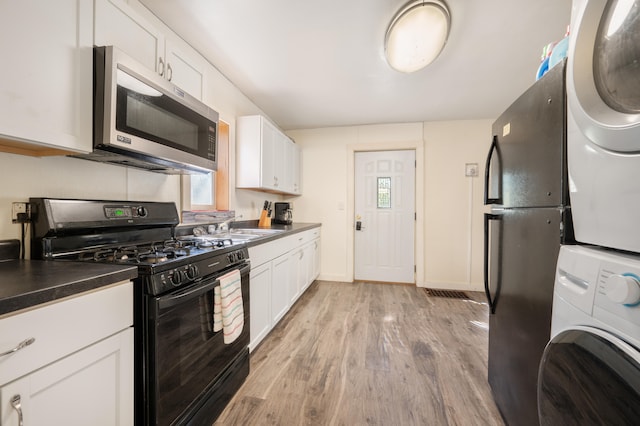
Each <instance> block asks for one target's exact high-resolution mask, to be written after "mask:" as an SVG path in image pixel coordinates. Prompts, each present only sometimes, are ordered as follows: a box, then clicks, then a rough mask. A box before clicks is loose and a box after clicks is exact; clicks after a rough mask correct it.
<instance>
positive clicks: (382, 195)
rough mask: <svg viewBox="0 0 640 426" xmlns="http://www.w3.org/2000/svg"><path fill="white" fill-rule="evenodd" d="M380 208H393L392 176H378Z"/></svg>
mask: <svg viewBox="0 0 640 426" xmlns="http://www.w3.org/2000/svg"><path fill="white" fill-rule="evenodd" d="M378 208H379V209H390V208H391V178H390V177H379V178H378Z"/></svg>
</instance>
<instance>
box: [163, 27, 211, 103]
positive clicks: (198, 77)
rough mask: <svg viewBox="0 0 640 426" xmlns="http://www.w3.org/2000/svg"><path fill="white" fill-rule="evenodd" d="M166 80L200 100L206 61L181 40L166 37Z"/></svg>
mask: <svg viewBox="0 0 640 426" xmlns="http://www.w3.org/2000/svg"><path fill="white" fill-rule="evenodd" d="M165 56H166V58H167V59H166V72H165V77H166V79H167V80H169V81H170V82H172V83H173V84H175V85H176V86H178V87H179V88H181V89H182V90H184V91H185V92H187V93H189V94H190V95H191V96H193V97H194V98H196V99H198V100H202V94H203V90H204V89H203V88H204V73H205V69H206V66H207V62H206V61H205V60H204V58H202V57H201V56H200V55H198V54H197V52H196V51H195V50H193V49H192V48H191V47H190V46H189V45H187V44H186V43H185V42H183V41H182V40H178V39H175V38H170V37H167V38H166V40H165Z"/></svg>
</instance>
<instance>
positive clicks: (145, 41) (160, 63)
mask: <svg viewBox="0 0 640 426" xmlns="http://www.w3.org/2000/svg"><path fill="white" fill-rule="evenodd" d="M149 14H150V12H149ZM151 19H153V17H152V16H149V17H147V16H145V15H143V14H142V13H140V12H139V11H137V10H135V9H133V8H132V7H131V6H130V5H128V4H127V3H126V2H125V1H124V0H95V32H94V34H95V44H96V45H97V46H109V45H113V46H116V47H117V48H119V49H120V50H122V51H123V52H125V53H126V54H128V55H129V56H131V57H132V58H134V59H136V60H137V61H138V62H140V63H141V64H143V65H144V66H146V67H148V68H149V69H151V70H154V71H156V72H157V73H158V74H159V75H161V76H162V77H164V78H166V79H167V80H169V81H171V82H172V83H173V84H175V85H176V86H178V87H180V88H181V89H182V90H184V91H186V92H187V93H189V94H190V95H191V96H193V97H195V98H196V99H199V100H202V94H203V87H204V74H205V70H206V67H208V66H210V65H209V64H208V63H207V61H206V60H205V59H204V58H203V57H202V56H200V55H199V54H198V53H197V52H196V51H195V50H194V49H193V48H192V47H191V46H189V45H188V44H187V43H185V42H184V41H183V40H181V39H180V38H179V37H177V36H176V35H175V34H173V33H172V32H170V31H169V30H168V29H159V26H157V25H154V24H153V23H152V22H151Z"/></svg>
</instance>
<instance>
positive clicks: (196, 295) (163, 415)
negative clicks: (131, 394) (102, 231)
mask: <svg viewBox="0 0 640 426" xmlns="http://www.w3.org/2000/svg"><path fill="white" fill-rule="evenodd" d="M249 269H250V267H249V264H247V265H245V266H244V267H242V268H241V270H240V273H241V277H242V297H243V308H244V326H243V331H242V333H241V335H240V336H239V337H238V338H237V339H236V340H235V341H234V342H233V343H231V344H225V343H224V341H223V332H222V331H218V332H214V331H213V303H214V302H213V297H214V296H213V289H214V288H215V287H216V286H218V285H219V281H218V280H217V278H216V277H217V276H220V275H216V276H212V277H210V278H205V279H203V280H202V281H199V282H197V283H194V284H193V285H191V286H189V287H186V288H184V289H180V290H178V291H176V292H173V293H170V294H165V295H162V296H155V297H153V296H149V297H148V298H147V309H148V311H147V312H148V319H147V327H148V335H147V348H148V350H147V355H146V365H147V372H148V374H147V376H146V379H145V381H146V389H147V392H148V393H147V395H148V398H147V404H148V411H147V413H148V416H149V419H148V420H149V421H148V422H147V424H153V425H165V424H166V425H168V424H172V423H173V422H174V421H175V420H176V419H180V422H182V421H183V420H188V419H190V418H192V417H193V416H195V415H196V413H197V411H198V410H199V408H200V407H201V406H203V405H206V403H207V399H209V398H210V397H212V396H211V394H212V393H213V392H214V389H217V388H219V386H217V382H218V381H220V379H221V377H222V376H226V375H228V374H224V373H226V370H227V369H228V367H229V366H230V365H231V364H232V363H233V361H234V360H235V359H236V358H237V357H238V356H239V355H240V354H242V353H243V351H246V348H247V346H248V344H249ZM227 272H228V271H227ZM243 379H244V378H243ZM215 392H219V390H216V391H215Z"/></svg>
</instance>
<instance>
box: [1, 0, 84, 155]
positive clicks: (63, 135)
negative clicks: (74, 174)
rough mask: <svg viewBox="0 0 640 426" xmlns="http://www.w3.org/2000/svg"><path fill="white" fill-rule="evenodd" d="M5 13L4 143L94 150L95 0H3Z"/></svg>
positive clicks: (2, 100)
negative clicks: (31, 143) (92, 135)
mask: <svg viewBox="0 0 640 426" xmlns="http://www.w3.org/2000/svg"><path fill="white" fill-rule="evenodd" d="M0 10H2V13H0V52H2V56H3V57H4V58H5V59H4V62H3V65H2V78H0V139H11V140H21V141H28V142H34V143H36V144H38V145H44V146H49V147H51V148H62V149H64V150H70V151H75V152H85V153H86V152H89V151H91V149H92V139H91V131H92V121H93V118H92V106H91V105H92V96H93V91H92V84H93V71H92V70H93V53H92V47H93V37H92V22H93V20H92V13H93V12H92V11H93V4H92V2H91V0H59V1H37V0H22V1H10V0H0ZM43 154H45V155H46V153H43Z"/></svg>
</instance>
